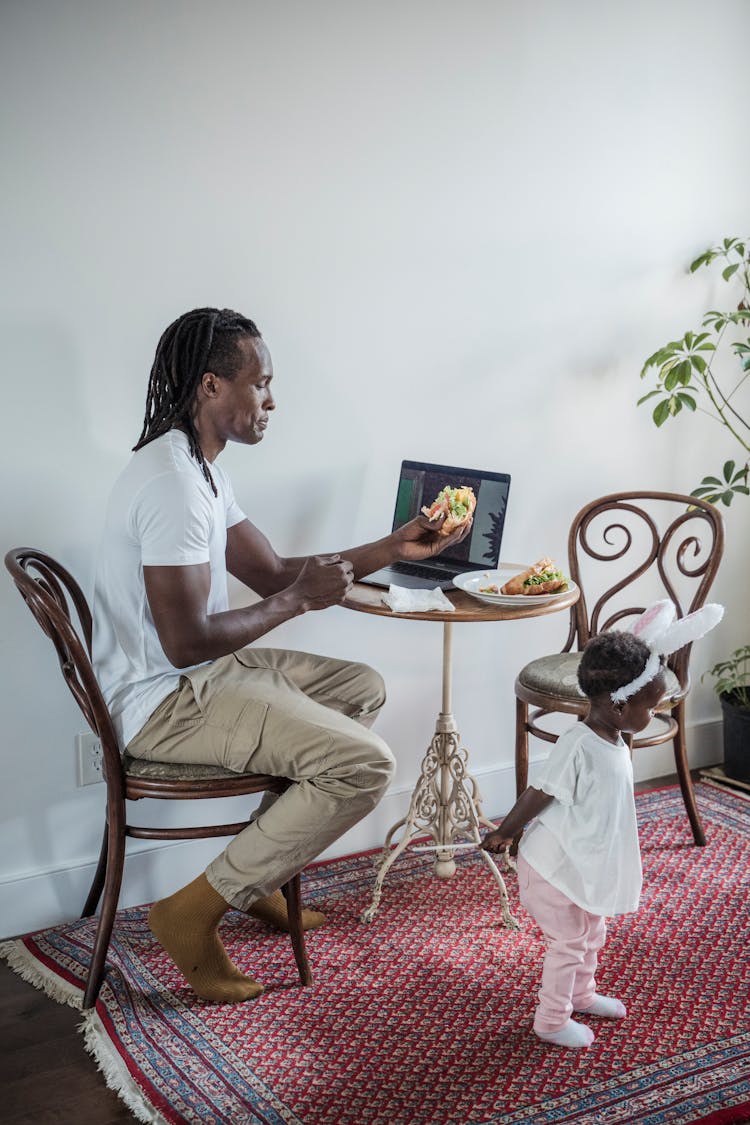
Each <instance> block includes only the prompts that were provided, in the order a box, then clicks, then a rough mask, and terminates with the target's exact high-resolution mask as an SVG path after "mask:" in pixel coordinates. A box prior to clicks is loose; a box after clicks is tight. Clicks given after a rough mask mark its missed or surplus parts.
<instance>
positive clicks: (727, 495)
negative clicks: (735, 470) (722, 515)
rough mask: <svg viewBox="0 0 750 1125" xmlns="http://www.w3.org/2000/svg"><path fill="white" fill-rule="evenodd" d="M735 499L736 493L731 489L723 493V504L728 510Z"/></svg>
mask: <svg viewBox="0 0 750 1125" xmlns="http://www.w3.org/2000/svg"><path fill="white" fill-rule="evenodd" d="M733 499H734V493H733V492H732V490H731V488H728V489H727V491H726V492H722V494H721V502H722V504H726V506H727V508H728V507H729V505H730V504H731V503H732V500H733Z"/></svg>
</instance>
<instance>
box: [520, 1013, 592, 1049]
mask: <svg viewBox="0 0 750 1125" xmlns="http://www.w3.org/2000/svg"><path fill="white" fill-rule="evenodd" d="M534 1034H535V1035H538V1036H539V1038H540V1039H543V1040H544V1042H545V1043H554V1044H555V1046H557V1047H590V1046H591V1044H592V1043H593V1042H594V1033H593V1031H592V1030H591V1028H590V1027H586V1024H585V1023H576V1022H575V1021H574V1020H568V1022H567V1023H566V1024H564V1025H563V1026H562V1027H561V1028H560V1030H559V1031H537V1030H536V1028H535V1029H534Z"/></svg>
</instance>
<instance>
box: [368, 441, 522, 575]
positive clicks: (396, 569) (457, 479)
mask: <svg viewBox="0 0 750 1125" xmlns="http://www.w3.org/2000/svg"><path fill="white" fill-rule="evenodd" d="M446 485H450V486H451V487H452V488H460V487H461V486H462V485H468V486H470V487H471V488H473V489H474V494H475V496H476V498H477V506H476V509H475V511H474V522H473V524H472V527H471V531H470V532H469V534H468V535H467V537H466V538H465V539H463V540H462V541H461V542H460V543H454V544H453V545H452V546H451V547H449V548H447V550H445V551H442V552H441V554H439V555H434V556H433V557H432V558H429V559H424V560H423V561H422V562H419V563H407V562H396V563H392V564H391V565H390V566H386V567H382V568H381V569H380V570H377V571H375V573H374V574H369V575H366V576H365V577H363V578H361V579H360V581H361V582H364V583H369V584H371V585H374V586H387V585H389V584H390V583H391V582H395V583H397V584H399V583H400V584H402V585H406V586H416V587H419V586H422V587H428V588H429V587H431V586H435V585H438V586H441V587H442V588H443V589H447V588H448V587H449V586H450V585H451V584H452V580H453V578H455V577H456V575H458V574H462V573H464V572H465V571H467V570H494V569H495V568H496V567H497V564H498V560H499V558H500V545H501V543H502V539H503V528H504V526H505V512H506V509H507V505H508V492H509V489H510V476H509V474H508V473H494V472H485V471H484V470H481V469H462V468H459V467H458V466H457V465H433V464H430V463H429V462H427V461H402V462H401V472H400V474H399V480H398V486H397V489H396V507H395V511H394V514H393V526H392V530H393V531H395V530H396V529H397V528H399V527H401V525H402V524H405V523H408V522H409V520H412V519H414V518H415V517H416V516H418V515H419V514H420V511H421V509H422V507H423V506H425V507H427V506H429V505H430V504H432V502H433V500H434V499H435V497H436V496H437V494H438V493H439V492H440V491H441V489H443V488H445V486H446Z"/></svg>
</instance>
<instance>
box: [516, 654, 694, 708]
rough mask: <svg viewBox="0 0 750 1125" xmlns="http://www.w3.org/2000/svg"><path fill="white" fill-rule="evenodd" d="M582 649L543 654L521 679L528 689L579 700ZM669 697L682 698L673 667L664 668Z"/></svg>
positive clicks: (582, 696)
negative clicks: (579, 671)
mask: <svg viewBox="0 0 750 1125" xmlns="http://www.w3.org/2000/svg"><path fill="white" fill-rule="evenodd" d="M580 661H581V654H580V652H557V653H554V654H553V655H552V656H540V657H539V659H538V660H532V661H531V663H530V664H527V665H526V666H525V668H522V669H521V671H520V672H519V673H518V680H519V682H520V683H521V684H522V685H523V686H524V687H525V688H527V689H528V690H529V691H535V692H540V693H541V694H543V695H550V696H555V697H556V698H558V699H560V698H562V699H571V700H580V699H584V698H585V697H584V694H583V692H582V691H581V689H580V688H579V686H578V665H579V663H580ZM665 675H666V678H667V696H668V697H669V698H675V697H679V696H680V695H681V694H682V692H681V691H680V682H679V680H678V679H677V677H676V676H675V674H674V672H673V671H672V669H671V668H666V669H665Z"/></svg>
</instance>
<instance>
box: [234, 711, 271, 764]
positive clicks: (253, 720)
mask: <svg viewBox="0 0 750 1125" xmlns="http://www.w3.org/2000/svg"><path fill="white" fill-rule="evenodd" d="M267 715H268V704H267V703H263V702H262V701H261V700H260V699H249V700H248V701H247V702H246V703H245V706H244V707H243V708H242V710H241V711H240V713H239V715H238V716H237V721H236V723H235V725H234V728H233V730H232V731H231V732H230V734H229V737H228V739H227V745H226V759H225V762H224V765H225V766H226V768H227V769H228V770H236V771H237V772H238V773H247V772H248V770H250V771H251V772H255V771H252V770H251V766H250V759H251V758H252V756H253V754H254V753H255V751H256V750H257V749H258V746H259V745H260V740H261V738H262V737H263V727H264V726H265V722H266V716H267ZM261 772H262V771H261Z"/></svg>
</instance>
